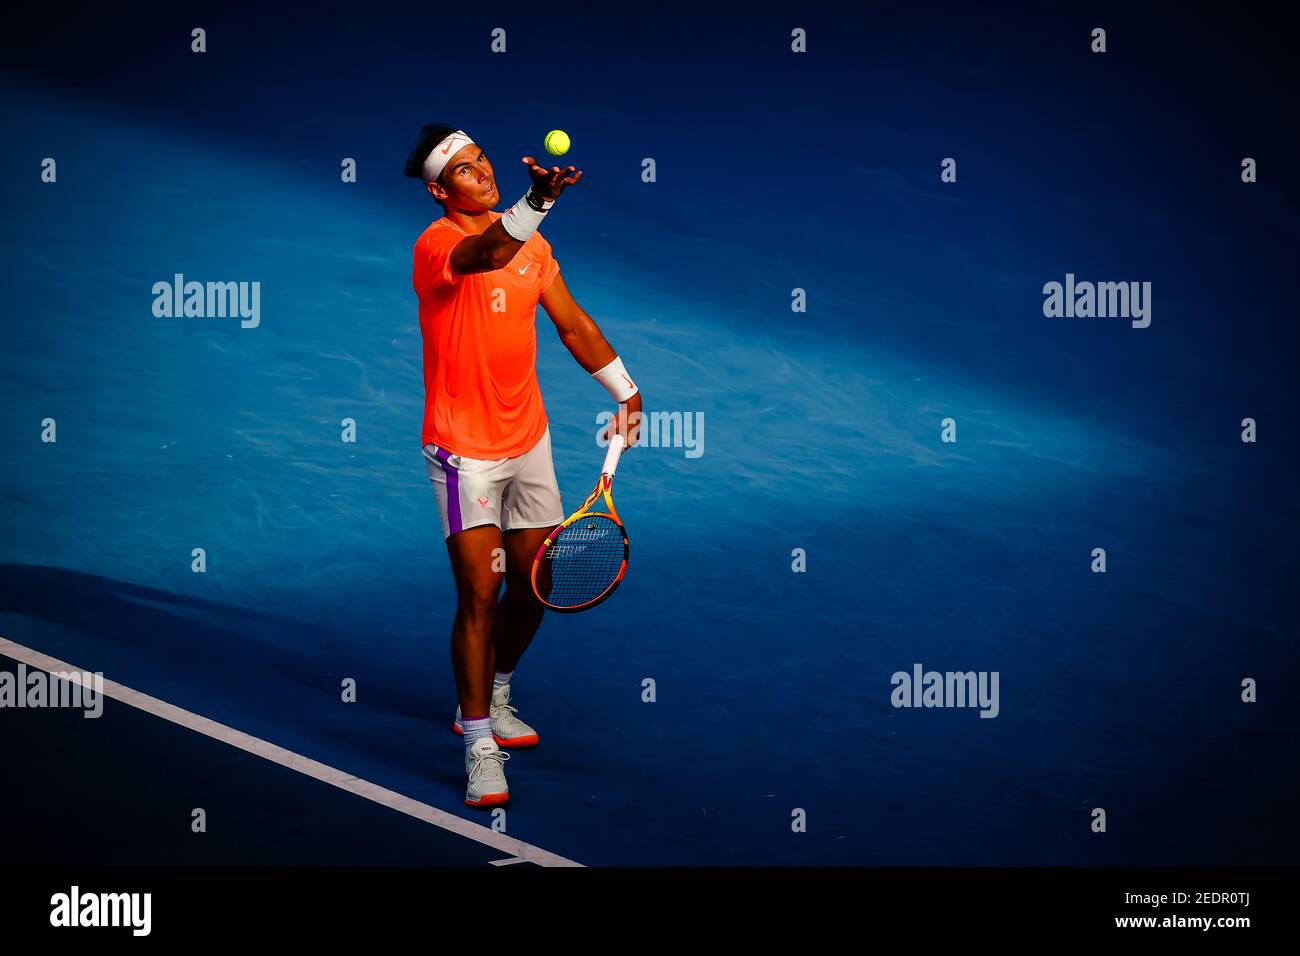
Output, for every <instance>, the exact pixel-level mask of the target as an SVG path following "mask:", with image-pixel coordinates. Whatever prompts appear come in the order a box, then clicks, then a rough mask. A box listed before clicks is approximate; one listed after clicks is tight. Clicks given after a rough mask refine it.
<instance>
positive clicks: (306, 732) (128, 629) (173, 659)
mask: <svg viewBox="0 0 1300 956" xmlns="http://www.w3.org/2000/svg"><path fill="white" fill-rule="evenodd" d="M0 614H4V615H19V616H21V618H28V619H31V621H33V622H44V623H46V624H49V625H54V627H55V628H57V629H58V630H52V629H43V628H42V627H41V626H40V624H33V625H32V626H31V627H30V628H24V627H23V625H22V624H21V621H20V622H19V623H17V624H14V623H9V624H7V625H6V626H5V633H3V634H2V635H0V636H4V637H7V638H9V639H11V640H13V641H15V642H17V643H20V644H27V645H28V646H31V647H33V648H34V649H35V650H39V651H41V652H42V653H46V654H49V655H51V656H53V657H56V658H61V659H63V660H65V661H67V662H68V663H69V664H71V665H72V666H74V667H84V668H87V669H89V670H92V671H93V670H99V671H102V672H103V673H104V675H105V677H107V678H109V679H112V680H116V681H118V682H120V683H123V684H126V685H128V686H131V687H133V688H135V689H137V690H141V691H144V692H145V693H149V694H152V695H154V696H157V697H161V698H163V699H166V700H168V701H170V702H172V703H175V704H177V705H178V706H181V707H184V708H186V709H191V710H194V711H195V712H197V713H200V714H203V715H204V716H208V717H211V718H212V719H214V720H221V721H223V722H227V723H230V724H231V725H232V726H234V727H236V728H238V729H240V730H245V731H247V732H249V733H253V734H255V735H257V736H266V737H267V738H268V739H271V740H272V742H274V743H280V744H283V745H285V746H290V745H291V744H292V743H293V742H294V740H295V739H298V738H300V737H302V736H307V737H310V738H312V739H314V740H321V741H323V742H325V743H327V745H328V746H330V747H338V748H343V749H345V750H346V749H352V748H358V749H363V750H364V752H365V754H366V756H367V757H368V758H379V759H381V760H383V761H384V762H386V763H391V764H392V765H394V766H395V767H399V768H401V769H403V770H405V771H407V772H411V771H419V770H421V769H422V768H424V767H427V765H428V764H427V763H426V760H427V751H428V750H429V746H428V745H429V744H430V743H432V742H433V741H436V740H437V739H438V738H439V737H441V736H442V735H444V734H446V735H448V736H450V731H449V730H448V726H449V724H450V720H451V716H450V715H451V714H452V713H453V712H454V710H455V706H456V701H455V693H454V689H453V688H452V686H451V680H450V675H449V674H446V673H445V662H444V660H443V657H442V655H441V654H439V653H435V651H434V649H433V648H432V647H431V648H430V651H429V653H428V654H426V655H424V658H425V659H401V658H394V657H392V656H391V655H388V656H375V655H373V654H372V653H371V652H370V649H369V648H368V646H367V641H366V640H365V636H364V635H355V634H351V633H349V632H347V631H345V630H343V629H340V628H331V627H328V626H322V625H320V624H317V623H308V622H304V621H302V620H298V619H296V618H294V617H292V616H289V615H283V614H277V613H273V612H268V611H264V610H258V609H253V608H247V607H239V606H235V605H231V604H226V603H222V602H220V601H214V600H212V599H209V598H203V597H197V596H194V595H186V594H176V593H173V592H170V591H166V590H163V589H160V588H154V587H148V586H144V585H139V584H132V583H130V582H126V581H118V580H114V579H112V578H107V577H103V576H100V575H96V574H89V573H86V572H83V571H76V570H71V569H68V568H58V567H50V566H46V565H33V564H15V563H0ZM437 646H438V647H439V648H441V646H442V644H441V641H439V643H438V645H437ZM440 665H441V667H440ZM345 677H347V678H352V679H354V680H355V681H356V683H357V686H358V687H359V688H361V692H360V693H358V695H357V702H356V703H350V704H346V705H342V704H341V703H340V699H341V698H340V689H341V683H342V681H343V679H344V678H345ZM246 715H255V716H256V720H255V721H250V720H249V719H246ZM268 723H270V724H271V725H272V726H273V727H283V728H285V730H286V731H288V732H289V733H288V734H286V735H282V736H281V737H280V738H279V739H277V736H276V734H275V733H274V732H272V731H268V730H267V729H266V728H267V725H268ZM431 734H436V735H438V736H437V737H433V738H430V736H429V735H431ZM291 749H292V747H291Z"/></svg>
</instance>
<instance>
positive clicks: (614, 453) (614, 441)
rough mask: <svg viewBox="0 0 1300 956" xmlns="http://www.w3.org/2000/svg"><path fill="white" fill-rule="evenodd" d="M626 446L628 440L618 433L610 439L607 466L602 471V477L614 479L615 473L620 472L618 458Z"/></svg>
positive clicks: (606, 456)
mask: <svg viewBox="0 0 1300 956" xmlns="http://www.w3.org/2000/svg"><path fill="white" fill-rule="evenodd" d="M626 444H627V439H626V438H624V437H623V436H622V435H619V434H617V433H616V434H614V435H613V436H612V437H611V438H610V439H609V450H608V451H606V452H605V464H604V465H603V466H602V467H601V469H600V473H601V474H602V475H609V476H610V477H611V478H613V477H614V472H615V471H617V470H618V456H619V455H621V454H623V446H624V445H626Z"/></svg>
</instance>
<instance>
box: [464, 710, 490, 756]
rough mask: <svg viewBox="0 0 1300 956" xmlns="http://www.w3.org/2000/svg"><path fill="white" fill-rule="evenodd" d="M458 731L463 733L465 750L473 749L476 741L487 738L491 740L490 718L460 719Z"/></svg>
mask: <svg viewBox="0 0 1300 956" xmlns="http://www.w3.org/2000/svg"><path fill="white" fill-rule="evenodd" d="M460 729H461V730H463V731H465V749H466V750H468V749H469V748H470V747H473V746H474V744H475V742H476V741H479V740H482V739H483V738H484V737H487V738H488V739H489V740H490V739H491V738H492V718H491V717H470V718H465V717H462V718H461V719H460Z"/></svg>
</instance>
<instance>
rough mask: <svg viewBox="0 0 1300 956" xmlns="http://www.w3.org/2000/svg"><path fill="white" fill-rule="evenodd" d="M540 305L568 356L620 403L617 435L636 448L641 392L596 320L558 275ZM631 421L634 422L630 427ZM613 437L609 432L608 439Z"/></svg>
mask: <svg viewBox="0 0 1300 956" xmlns="http://www.w3.org/2000/svg"><path fill="white" fill-rule="evenodd" d="M538 301H540V302H541V304H542V308H544V309H545V310H546V314H547V315H549V316H550V317H551V321H552V322H554V323H555V329H556V331H557V332H559V333H560V341H561V342H563V343H564V347H565V348H566V349H568V350H569V354H570V355H572V356H573V358H574V360H575V361H576V362H577V363H578V364H579V365H581V366H582V367H583V368H584V369H585V370H586V371H587V372H588V373H590V374H591V376H592V377H593V378H595V379H596V380H597V381H599V382H600V383H601V384H602V385H604V386H605V389H606V390H607V391H608V392H609V393H610V396H611V397H612V398H613V399H614V400H615V401H617V402H618V403H619V409H618V412H617V423H618V424H617V431H618V432H621V433H622V434H625V435H627V443H628V445H634V444H636V439H637V436H638V433H639V432H640V430H641V391H640V390H639V389H638V388H637V387H636V385H635V383H633V381H632V379H631V377H630V376H629V375H628V374H627V369H626V368H625V367H624V365H623V362H622V359H620V358H619V356H618V354H617V353H616V352H615V351H614V347H613V346H611V345H610V344H609V342H608V341H606V339H605V336H604V335H602V334H601V331H600V328H599V327H598V326H597V325H596V323H595V320H593V319H592V317H591V316H589V315H588V314H587V313H586V312H584V311H583V310H582V308H581V306H579V305H578V303H577V302H575V301H574V299H573V295H572V294H571V293H570V292H569V288H568V286H566V285H565V284H564V277H563V276H561V275H560V274H559V273H558V272H557V273H556V274H555V278H554V279H553V280H552V281H551V284H550V286H549V287H548V288H547V290H546V291H545V292H543V293H542V295H541V298H540V299H539V300H538ZM628 419H630V420H631V426H630V427H629V424H628ZM612 423H613V421H611V424H612ZM610 434H611V432H610V431H609V430H606V432H605V436H606V437H608V436H609V435H610Z"/></svg>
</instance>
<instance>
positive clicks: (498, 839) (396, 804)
mask: <svg viewBox="0 0 1300 956" xmlns="http://www.w3.org/2000/svg"><path fill="white" fill-rule="evenodd" d="M0 654H3V655H5V656H6V657H11V658H13V659H14V660H16V661H22V662H23V663H25V664H28V665H30V666H32V667H38V668H40V669H41V670H43V671H59V672H62V673H67V672H71V673H70V674H69V676H70V677H72V679H73V680H74V681H75V682H76V683H81V681H79V680H77V678H78V677H79V676H80V675H81V674H83V673H89V672H87V671H85V670H84V669H83V668H80V667H73V666H72V665H71V664H66V663H64V662H63V661H61V660H58V659H56V658H53V657H49V656H48V655H45V654H42V653H41V652H40V651H34V650H32V649H31V648H30V647H24V646H23V645H22V644H15V643H14V642H13V641H10V640H7V639H6V638H3V637H0ZM104 694H105V696H107V697H111V698H113V699H114V700H117V701H121V702H122V703H124V704H128V705H129V706H131V707H134V708H136V709H137V710H143V711H144V712H145V713H149V714H153V715H154V716H155V717H161V718H163V719H164V720H169V721H171V722H172V723H173V724H179V725H180V726H182V727H188V728H189V729H190V730H193V731H195V732H196V733H200V734H203V735H204V736H205V737H211V738H212V739H213V740H220V741H221V742H222V743H225V744H229V745H230V746H232V747H238V748H239V749H240V750H246V751H247V752H248V753H250V754H254V755H255V756H258V757H262V758H264V759H266V760H269V761H271V763H276V764H279V765H280V766H282V767H288V768H289V769H290V770H296V771H298V772H299V773H301V774H305V775H307V776H308V777H314V778H315V779H317V780H320V781H322V782H324V783H328V784H329V785H330V786H333V787H338V788H339V789H340V790H346V791H348V793H354V794H356V795H357V796H358V797H364V798H365V799H367V800H370V801H373V802H374V803H378V804H380V805H382V806H385V807H388V808H390V809H392V810H397V811H398V812H400V813H405V814H406V815H407V816H409V817H415V819H417V820H422V821H424V822H425V823H429V824H432V825H433V826H435V827H440V828H441V829H443V830H447V831H449V832H451V833H455V834H457V835H458V836H462V837H464V838H465V839H467V840H473V841H475V842H476V843H482V844H483V845H484V846H490V847H492V848H493V849H496V850H500V851H501V852H502V853H506V854H509V855H510V856H511V857H512V858H514V859H517V860H520V861H524V860H526V861H527V862H529V863H535V864H537V865H538V866H582V864H581V863H575V862H574V861H573V860H568V859H565V858H564V857H562V856H558V855H557V854H555V853H550V852H548V851H546V850H543V849H541V848H539V847H535V846H533V845H532V844H530V843H524V842H523V841H522V840H516V839H514V838H513V837H508V836H506V835H505V834H504V833H497V832H496V831H495V830H492V829H491V828H489V827H485V826H483V825H481V824H478V823H471V822H470V821H469V820H466V819H464V818H463V817H458V816H456V815H455V814H453V813H448V812H446V811H445V810H439V809H438V808H437V807H432V806H430V805H429V804H427V803H420V801H418V800H412V799H411V798H410V797H407V796H403V795H402V794H400V793H397V792H396V791H393V790H389V789H387V788H385V787H381V786H379V785H378V784H375V783H371V782H370V781H369V780H362V779H361V778H360V777H354V776H353V775H352V774H350V773H346V772H344V771H342V770H338V769H336V768H334V767H330V766H327V765H326V764H323V763H319V762H318V761H315V760H312V759H311V758H310V757H304V756H302V755H301V754H296V753H294V752H293V751H292V750H285V749H284V748H283V747H278V746H276V745H275V744H273V743H270V742H269V741H266V740H262V739H260V738H258V737H253V736H251V735H249V734H246V733H244V732H243V731H242V730H235V729H234V728H233V727H227V726H226V725H225V724H219V723H217V722H216V721H215V720H209V719H208V718H206V717H200V716H199V715H198V714H194V713H191V712H190V711H188V710H182V709H181V708H180V707H176V706H175V705H173V704H169V703H167V702H166V701H163V700H159V699H158V698H156V697H150V696H149V695H148V694H142V693H140V691H138V690H132V689H131V688H129V687H123V686H122V685H121V684H118V683H116V682H115V681H111V680H108V679H107V678H105V679H104Z"/></svg>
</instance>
